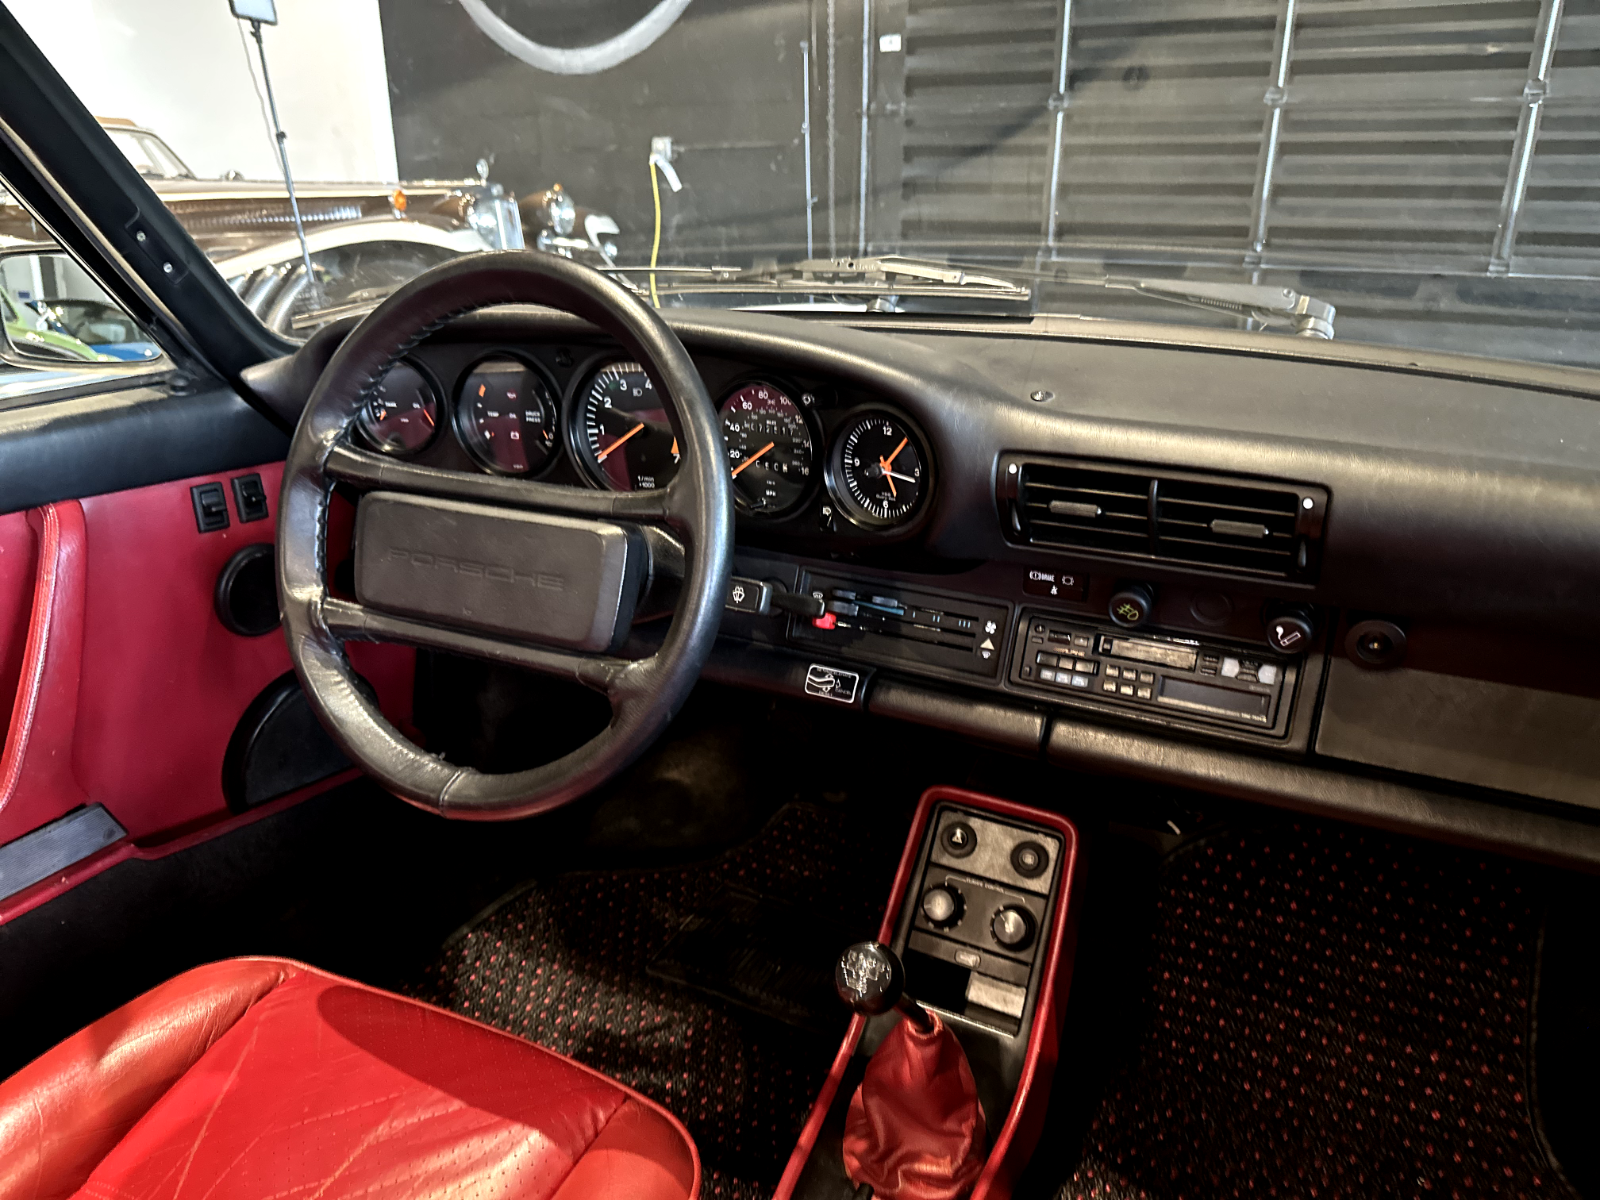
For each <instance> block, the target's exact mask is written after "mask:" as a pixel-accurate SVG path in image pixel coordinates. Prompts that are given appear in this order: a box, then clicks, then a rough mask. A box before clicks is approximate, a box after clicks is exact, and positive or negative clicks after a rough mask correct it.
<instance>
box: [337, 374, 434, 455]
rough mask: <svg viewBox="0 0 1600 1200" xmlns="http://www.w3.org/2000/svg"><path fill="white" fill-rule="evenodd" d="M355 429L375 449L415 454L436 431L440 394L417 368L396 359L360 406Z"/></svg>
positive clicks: (385, 451)
mask: <svg viewBox="0 0 1600 1200" xmlns="http://www.w3.org/2000/svg"><path fill="white" fill-rule="evenodd" d="M356 428H357V429H359V430H360V431H361V437H362V439H363V440H364V441H365V442H366V443H367V444H368V445H369V446H371V447H372V448H373V449H374V450H381V451H382V452H383V453H385V454H397V455H405V454H415V453H416V452H417V451H419V450H421V449H422V448H423V447H425V446H426V445H427V444H428V443H429V442H431V441H433V435H434V434H435V433H437V432H438V430H439V394H438V393H437V392H435V391H434V389H433V384H432V383H430V382H428V377H427V376H426V375H424V374H423V373H422V372H421V371H419V370H417V368H416V367H414V366H412V365H411V364H410V363H408V362H403V361H402V362H397V363H395V365H394V366H392V367H390V368H389V370H388V371H387V372H386V373H385V374H384V377H383V378H382V379H381V380H379V381H378V386H377V387H375V388H373V389H372V395H371V397H369V398H368V400H367V402H366V403H365V404H363V405H362V406H361V411H360V412H359V413H358V414H357V415H356Z"/></svg>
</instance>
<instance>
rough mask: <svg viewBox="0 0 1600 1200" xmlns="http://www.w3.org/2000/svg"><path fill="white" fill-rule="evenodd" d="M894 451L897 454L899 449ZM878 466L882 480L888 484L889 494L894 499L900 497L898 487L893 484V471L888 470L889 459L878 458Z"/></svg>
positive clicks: (902, 443)
mask: <svg viewBox="0 0 1600 1200" xmlns="http://www.w3.org/2000/svg"><path fill="white" fill-rule="evenodd" d="M900 444H901V445H902V446H904V445H905V443H904V442H901V443H900ZM895 453H896V454H899V453H900V451H898V450H896V451H895ZM878 467H879V469H881V470H882V471H883V478H884V481H885V482H886V483H888V485H889V495H891V496H893V497H894V498H895V499H896V500H898V499H900V489H898V488H897V487H895V486H894V472H893V471H891V470H889V461H888V460H887V459H883V458H880V459H879V460H878Z"/></svg>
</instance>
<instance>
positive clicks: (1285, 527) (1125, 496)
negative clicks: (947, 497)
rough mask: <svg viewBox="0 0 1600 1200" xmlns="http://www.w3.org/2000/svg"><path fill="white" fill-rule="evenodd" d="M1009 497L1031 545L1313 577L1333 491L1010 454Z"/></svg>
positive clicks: (1006, 469) (1003, 469) (1007, 504)
mask: <svg viewBox="0 0 1600 1200" xmlns="http://www.w3.org/2000/svg"><path fill="white" fill-rule="evenodd" d="M1000 479H1001V484H1000V503H1001V508H1002V509H1003V510H1005V511H1006V513H1007V517H1008V523H1009V529H1008V533H1009V534H1010V536H1011V538H1012V540H1014V541H1021V542H1024V543H1026V544H1027V545H1030V546H1041V547H1048V548H1051V549H1058V550H1078V551H1083V552H1086V553H1090V554H1096V555H1113V556H1116V557H1120V558H1132V559H1141V560H1144V561H1149V562H1163V563H1172V564H1174V565H1179V566H1193V567H1201V568H1205V569H1208V570H1214V571H1226V572H1229V573H1231V574H1244V575H1252V576H1257V577H1264V578H1271V579H1289V580H1295V581H1298V582H1309V581H1310V580H1312V579H1314V578H1315V577H1316V571H1317V567H1318V565H1319V562H1320V558H1321V553H1320V551H1321V544H1322V525H1323V518H1324V516H1325V514H1326V512H1327V504H1328V495H1327V492H1326V491H1324V490H1323V489H1321V488H1317V487H1309V486H1305V485H1301V484H1293V483H1279V482H1273V481H1269V480H1259V481H1258V480H1250V479H1241V478H1230V477H1226V476H1213V475H1198V474H1190V473H1188V472H1181V471H1168V470H1165V469H1161V468H1151V467H1139V466H1134V465H1132V464H1129V465H1121V464H1113V463H1101V462H1088V461H1069V460H1062V459H1039V458H1030V457H1026V456H1020V455H1008V456H1006V457H1005V458H1004V459H1002V461H1001V464H1000Z"/></svg>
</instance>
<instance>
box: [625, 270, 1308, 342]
mask: <svg viewBox="0 0 1600 1200" xmlns="http://www.w3.org/2000/svg"><path fill="white" fill-rule="evenodd" d="M655 270H656V274H657V275H670V276H672V277H673V278H674V282H671V283H668V284H667V285H666V286H664V287H663V286H659V285H658V286H657V288H656V291H657V294H659V295H664V296H692V295H702V296H711V295H723V296H726V295H736V294H739V293H741V292H743V293H750V294H754V293H769V294H770V293H777V294H789V295H796V296H819V295H826V296H834V297H839V296H849V297H852V298H856V299H860V298H862V297H866V298H868V299H869V300H870V303H868V304H867V308H868V309H869V311H879V312H895V311H898V308H899V297H900V296H902V295H906V296H919V297H923V296H935V297H941V298H948V299H963V300H970V299H977V298H982V299H985V300H1003V301H1009V302H1012V303H1026V302H1029V301H1031V300H1032V299H1033V295H1032V290H1031V289H1030V288H1028V287H1026V286H1024V285H1023V284H1020V283H1017V282H1015V281H1014V280H1012V279H1006V278H1003V277H1002V276H1003V275H1022V276H1025V277H1028V278H1032V279H1038V280H1040V281H1041V282H1051V283H1055V284H1058V285H1060V286H1065V287H1093V288H1100V289H1103V290H1114V291H1128V292H1136V293H1137V294H1139V295H1141V296H1148V297H1150V298H1151V299H1153V300H1165V301H1169V302H1171V303H1174V304H1185V305H1188V306H1190V307H1192V308H1205V309H1210V310H1212V311H1215V312H1226V313H1231V314H1233V315H1234V316H1238V317H1243V318H1245V319H1246V320H1249V321H1251V322H1253V323H1254V324H1257V325H1262V326H1267V327H1272V326H1279V325H1288V326H1290V327H1291V328H1292V329H1293V331H1294V332H1295V333H1296V334H1298V335H1299V336H1301V337H1313V338H1331V337H1333V318H1334V315H1335V313H1336V311H1337V310H1336V309H1335V308H1334V306H1333V305H1331V304H1329V303H1327V302H1326V301H1323V300H1318V299H1317V298H1316V297H1314V296H1308V295H1305V294H1304V293H1302V292H1297V291H1294V290H1293V289H1292V288H1285V287H1271V286H1267V285H1262V284H1252V283H1227V282H1212V281H1209V280H1190V279H1130V278H1122V277H1119V276H1115V275H1105V276H1095V277H1074V276H1071V275H1059V274H1056V273H1054V272H1046V271H1029V270H1026V269H1020V270H1013V269H1012V268H1008V267H979V266H974V265H969V264H965V263H952V262H938V261H935V260H932V259H922V258H912V257H908V256H906V255H880V256H875V257H870V258H854V259H852V258H842V259H825V258H813V259H805V260H803V261H801V262H797V263H790V264H787V265H783V266H779V267H772V268H757V269H753V270H747V269H743V268H738V267H659V266H658V267H657V268H656V269H655ZM989 271H997V272H1000V274H987V273H986V272H989ZM615 273H617V274H619V275H625V274H627V273H631V274H634V275H638V274H641V273H643V274H648V273H649V268H648V267H618V268H616V269H615Z"/></svg>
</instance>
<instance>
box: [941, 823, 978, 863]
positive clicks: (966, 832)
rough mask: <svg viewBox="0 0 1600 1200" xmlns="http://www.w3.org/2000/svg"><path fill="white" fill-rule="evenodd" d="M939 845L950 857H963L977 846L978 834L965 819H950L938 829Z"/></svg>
mask: <svg viewBox="0 0 1600 1200" xmlns="http://www.w3.org/2000/svg"><path fill="white" fill-rule="evenodd" d="M939 845H940V846H942V847H944V852H945V853H946V854H948V855H949V856H950V857H951V858H965V857H966V856H967V855H969V854H971V853H972V852H973V851H974V850H976V849H977V848H978V835H977V834H976V833H974V832H973V831H972V826H971V825H968V824H967V823H966V822H965V821H951V822H950V824H948V825H946V826H945V827H944V828H943V829H941V830H940V831H939Z"/></svg>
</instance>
